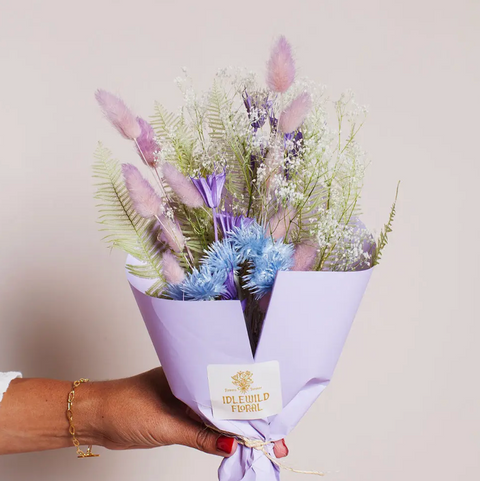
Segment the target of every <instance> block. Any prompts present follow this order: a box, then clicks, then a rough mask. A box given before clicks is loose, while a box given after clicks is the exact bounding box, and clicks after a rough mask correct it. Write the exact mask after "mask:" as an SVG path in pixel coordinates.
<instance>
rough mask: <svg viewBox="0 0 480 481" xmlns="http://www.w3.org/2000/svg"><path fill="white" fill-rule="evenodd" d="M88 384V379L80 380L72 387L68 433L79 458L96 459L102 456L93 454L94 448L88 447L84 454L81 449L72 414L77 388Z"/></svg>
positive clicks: (68, 411) (69, 395)
mask: <svg viewBox="0 0 480 481" xmlns="http://www.w3.org/2000/svg"><path fill="white" fill-rule="evenodd" d="M84 382H88V379H83V377H82V378H81V379H79V380H78V381H75V382H74V383H73V386H72V390H71V391H70V392H69V393H68V401H67V419H68V423H69V425H70V427H69V428H68V432H69V433H70V434H71V435H72V441H73V445H74V446H75V447H76V448H77V458H96V457H98V456H100V455H99V454H93V453H92V446H91V445H90V446H88V448H87V452H86V453H84V452H83V451H82V450H81V449H80V443H79V442H78V439H77V437H76V436H75V426H74V425H73V412H72V407H73V400H74V399H75V388H76V387H78V386H80V384H82V383H84Z"/></svg>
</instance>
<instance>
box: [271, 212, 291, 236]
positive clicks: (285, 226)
mask: <svg viewBox="0 0 480 481" xmlns="http://www.w3.org/2000/svg"><path fill="white" fill-rule="evenodd" d="M296 213H297V211H296V210H295V209H293V208H291V207H287V208H286V209H283V208H282V209H279V211H278V212H277V213H276V214H275V215H274V216H273V217H272V218H271V219H270V220H269V222H268V223H269V226H270V234H271V236H272V237H273V238H274V239H275V240H279V239H284V238H285V236H286V235H287V233H288V232H289V231H290V230H291V222H292V220H293V219H294V218H295V215H296Z"/></svg>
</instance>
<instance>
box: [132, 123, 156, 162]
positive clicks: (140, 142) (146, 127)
mask: <svg viewBox="0 0 480 481" xmlns="http://www.w3.org/2000/svg"><path fill="white" fill-rule="evenodd" d="M137 122H138V125H139V126H140V131H141V132H140V135H139V136H138V137H137V138H136V139H135V145H136V147H137V151H138V155H139V156H140V157H141V159H142V160H143V162H144V163H145V164H146V165H148V166H149V167H153V168H154V167H155V166H156V165H157V162H158V161H157V156H158V153H159V152H160V150H161V147H160V144H159V143H158V142H157V139H156V137H155V132H154V130H153V128H152V126H151V125H150V124H149V123H148V122H147V121H146V120H143V119H142V118H141V117H137Z"/></svg>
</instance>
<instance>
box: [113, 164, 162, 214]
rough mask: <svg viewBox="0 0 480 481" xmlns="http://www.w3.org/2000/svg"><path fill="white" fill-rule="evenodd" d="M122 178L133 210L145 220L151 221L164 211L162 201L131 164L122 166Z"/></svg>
mask: <svg viewBox="0 0 480 481" xmlns="http://www.w3.org/2000/svg"><path fill="white" fill-rule="evenodd" d="M122 172H123V177H124V179H125V186H126V187H127V190H128V193H129V194H130V199H131V200H132V202H133V207H134V209H135V210H136V211H137V212H138V214H139V215H140V216H142V217H144V218H145V219H152V218H153V217H157V216H159V215H161V214H162V213H163V211H164V205H163V202H162V199H161V198H160V197H159V196H158V195H157V193H156V192H155V190H154V188H153V187H152V186H151V185H150V183H149V182H148V181H147V180H145V179H144V178H143V177H142V174H141V173H140V171H139V170H138V169H137V168H136V167H135V166H134V165H132V164H122Z"/></svg>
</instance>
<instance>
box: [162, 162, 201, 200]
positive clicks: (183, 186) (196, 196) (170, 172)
mask: <svg viewBox="0 0 480 481" xmlns="http://www.w3.org/2000/svg"><path fill="white" fill-rule="evenodd" d="M162 172H163V176H164V177H165V180H166V181H167V184H168V185H169V186H170V187H171V188H172V190H173V191H174V192H175V194H177V196H178V197H179V199H180V200H181V201H182V203H183V204H185V205H186V206H187V207H192V208H194V209H195V208H198V207H202V206H203V198H202V196H201V195H200V192H199V191H198V189H197V188H196V187H195V186H194V185H193V182H192V181H191V180H190V179H188V178H187V177H185V176H184V175H183V174H182V173H181V172H179V171H178V170H177V168H176V167H175V166H174V165H172V164H170V163H168V162H165V163H164V164H163V167H162Z"/></svg>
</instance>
